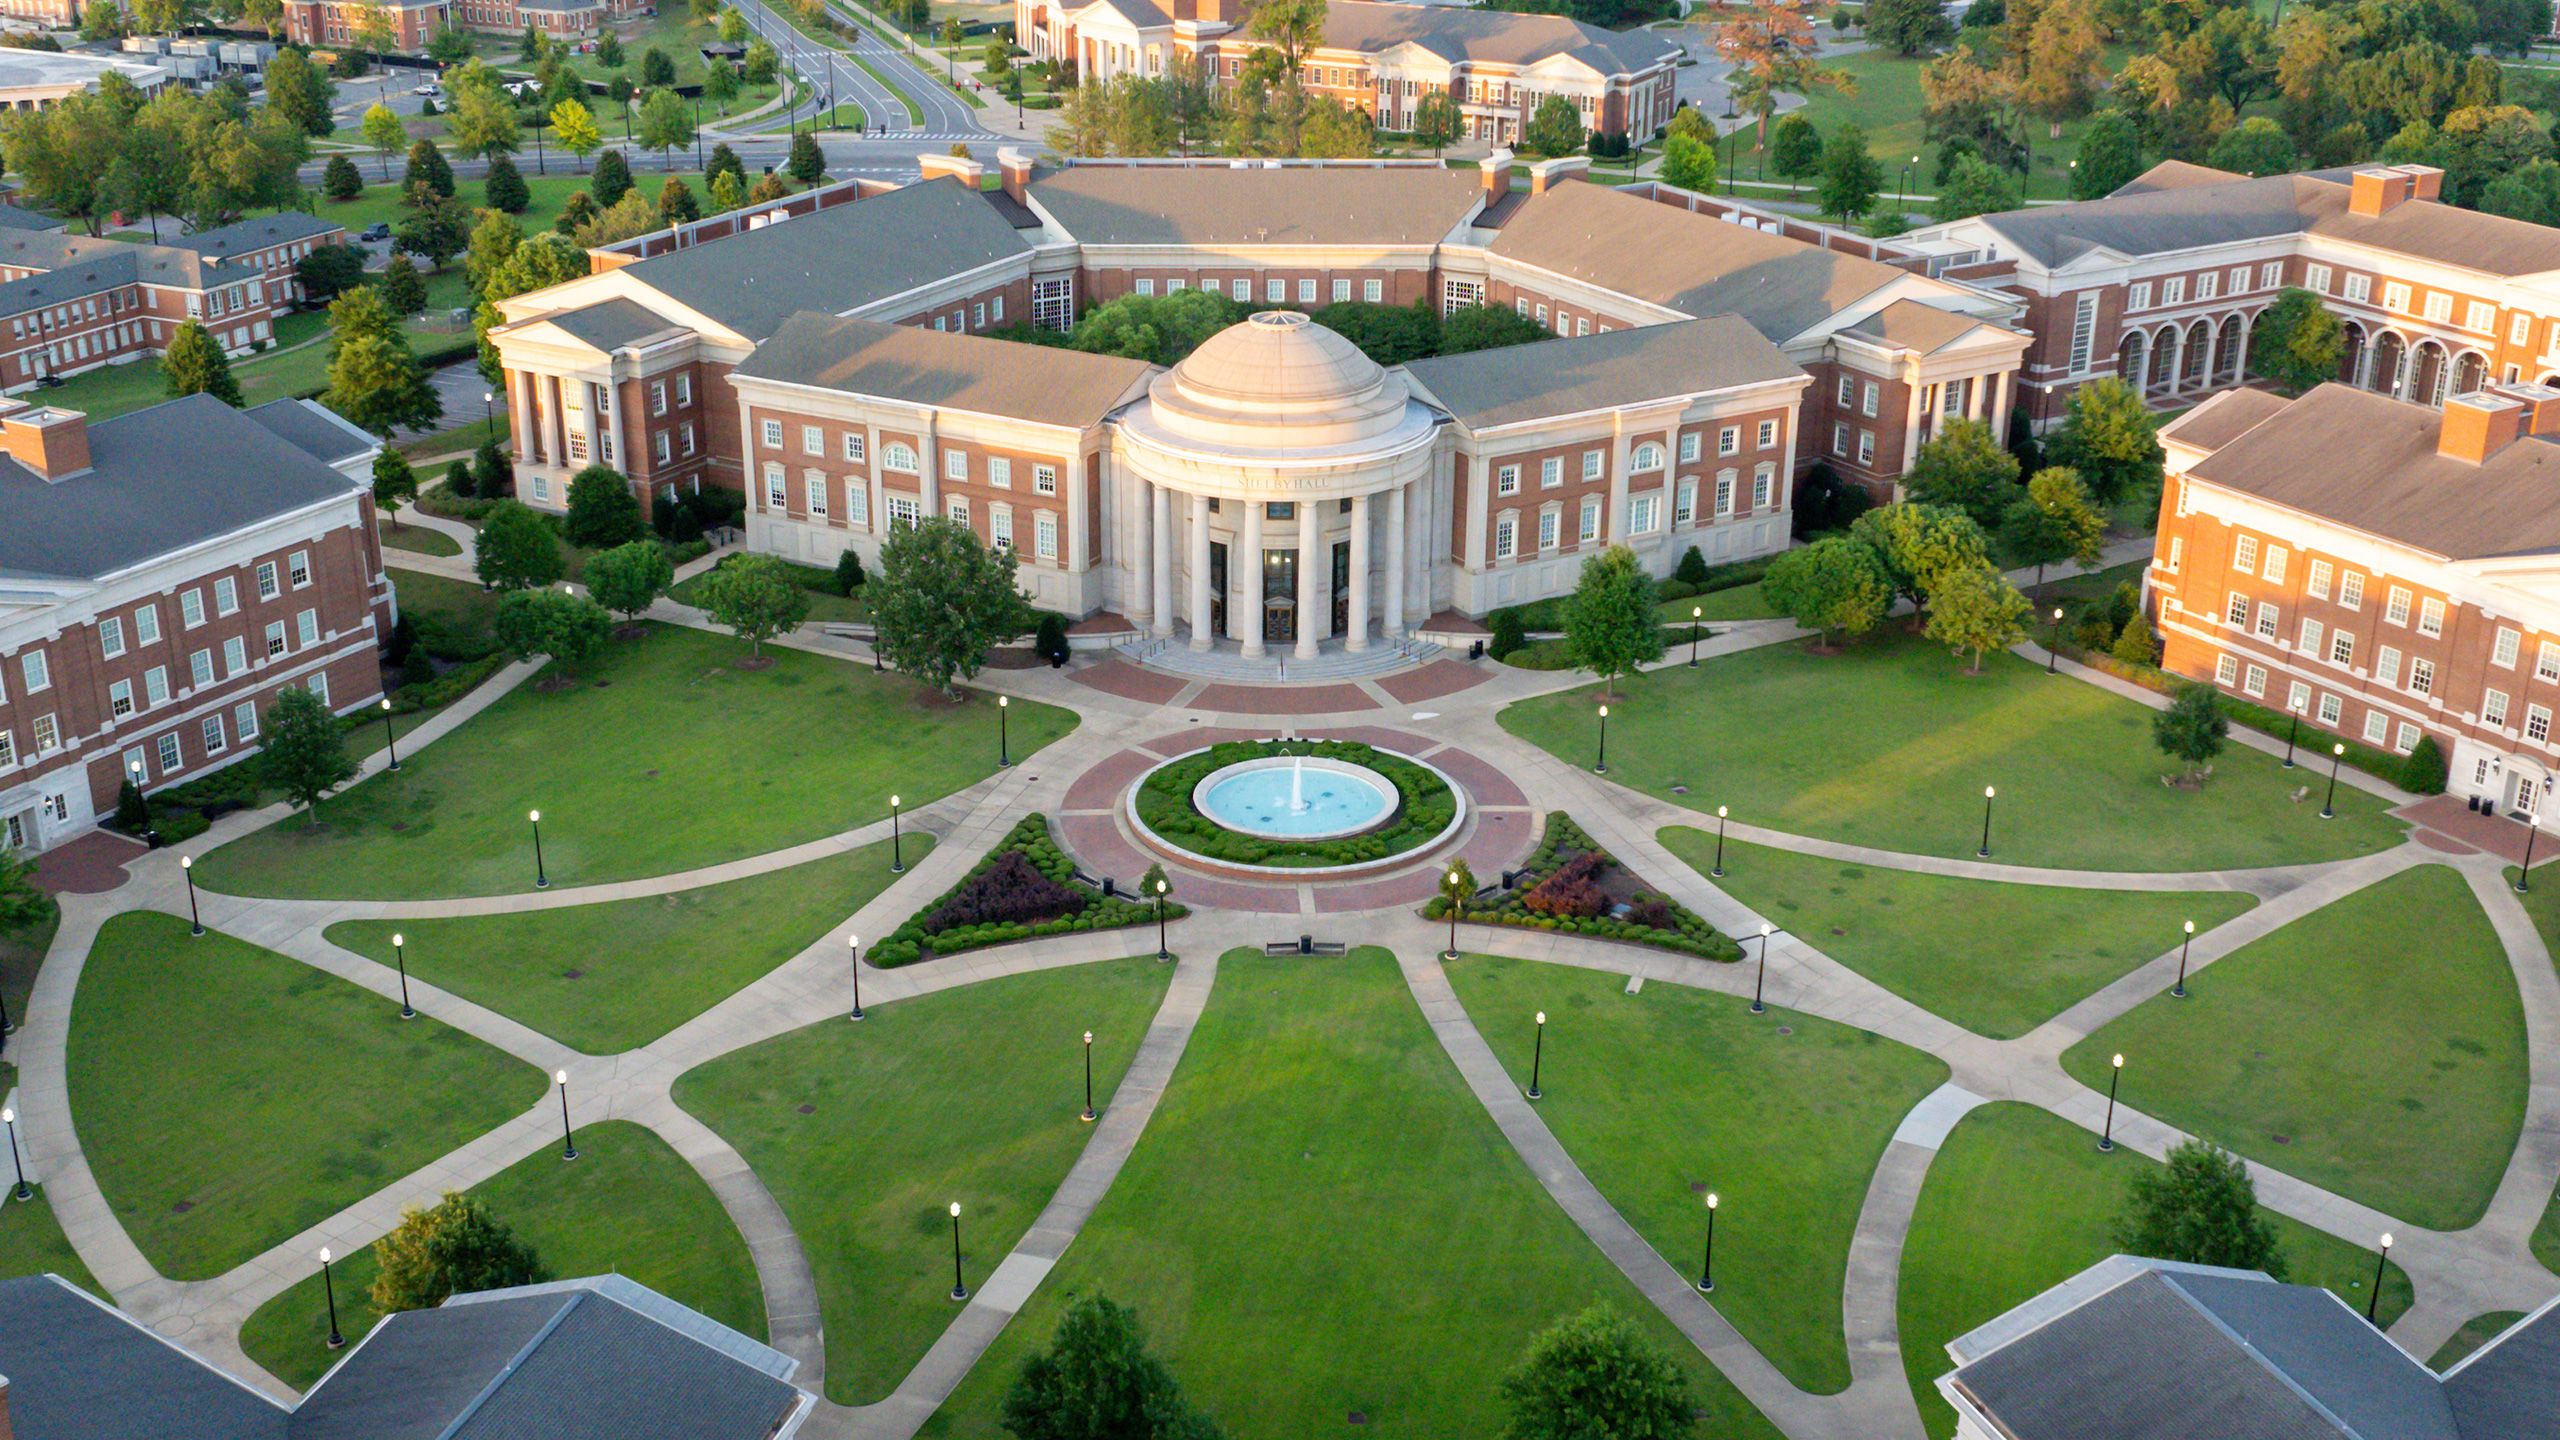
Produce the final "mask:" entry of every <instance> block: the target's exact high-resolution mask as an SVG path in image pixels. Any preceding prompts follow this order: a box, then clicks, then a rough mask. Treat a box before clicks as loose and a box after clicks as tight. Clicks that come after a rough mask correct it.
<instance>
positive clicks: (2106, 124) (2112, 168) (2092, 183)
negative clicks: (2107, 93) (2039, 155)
mask: <svg viewBox="0 0 2560 1440" xmlns="http://www.w3.org/2000/svg"><path fill="white" fill-rule="evenodd" d="M2141 173H2142V132H2141V131H2140V130H2139V129H2137V128H2135V126H2134V123H2133V121H2132V120H2130V119H2128V118H2126V116H2125V115H2124V114H2122V113H2121V112H2119V111H2115V110H2107V111H2103V112H2101V113H2099V114H2098V115H2095V116H2093V117H2091V119H2090V121H2089V123H2088V124H2087V125H2086V126H2085V127H2083V128H2082V129H2081V131H2080V150H2079V153H2078V154H2077V156H2076V157H2075V163H2074V164H2073V165H2072V167H2071V198H2072V199H2074V200H2095V199H2097V198H2098V197H2099V196H2101V195H2111V194H2113V193H2115V192H2116V191H2117V190H2120V189H2122V188H2123V187H2125V186H2127V185H2130V184H2132V183H2133V180H2134V177H2135V176H2137V175H2140V174H2141Z"/></svg>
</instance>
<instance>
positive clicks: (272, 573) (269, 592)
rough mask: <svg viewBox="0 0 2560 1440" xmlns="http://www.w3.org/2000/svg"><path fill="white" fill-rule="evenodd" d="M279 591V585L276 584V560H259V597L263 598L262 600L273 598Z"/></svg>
mask: <svg viewBox="0 0 2560 1440" xmlns="http://www.w3.org/2000/svg"><path fill="white" fill-rule="evenodd" d="M277 592H278V586H277V585H276V562H274V561H273V560H261V561H259V562H258V598H259V599H261V600H273V599H274V598H276V594H277Z"/></svg>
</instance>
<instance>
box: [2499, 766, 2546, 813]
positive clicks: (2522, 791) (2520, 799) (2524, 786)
mask: <svg viewBox="0 0 2560 1440" xmlns="http://www.w3.org/2000/svg"><path fill="white" fill-rule="evenodd" d="M2541 800H2542V786H2541V784H2540V782H2538V781H2536V780H2535V779H2534V778H2533V777H2532V776H2530V775H2519V776H2517V777H2516V793H2515V797H2514V798H2513V799H2511V800H2509V801H2508V802H2507V813H2508V814H2509V815H2511V816H2513V817H2514V818H2516V819H2518V820H2523V821H2526V822H2528V823H2530V822H2531V821H2532V820H2533V818H2534V817H2535V816H2536V815H2538V814H2540V813H2541V811H2542V805H2541Z"/></svg>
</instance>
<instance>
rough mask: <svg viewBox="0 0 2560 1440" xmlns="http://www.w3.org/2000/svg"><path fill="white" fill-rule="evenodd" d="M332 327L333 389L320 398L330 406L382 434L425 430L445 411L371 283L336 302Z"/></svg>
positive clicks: (333, 306) (349, 418) (331, 370)
mask: <svg viewBox="0 0 2560 1440" xmlns="http://www.w3.org/2000/svg"><path fill="white" fill-rule="evenodd" d="M329 329H330V331H331V335H332V341H331V344H332V347H333V349H332V353H331V355H330V358H329V388H328V390H327V392H326V393H325V394H324V395H323V396H322V397H321V398H322V399H323V400H324V401H325V402H326V403H327V404H328V406H329V408H330V409H332V410H335V411H337V412H338V413H339V414H340V415H343V416H345V417H346V418H347V419H348V420H349V421H351V422H352V423H354V424H355V425H357V426H358V427H360V428H362V429H366V430H370V431H372V432H373V433H375V434H377V435H383V436H388V435H390V434H391V432H392V431H394V430H397V429H399V428H401V427H402V426H404V425H405V426H408V427H410V428H413V429H425V428H426V427H427V426H429V425H432V424H434V423H435V421H436V420H437V418H438V417H440V416H442V415H443V414H444V402H443V401H442V400H440V399H438V398H437V397H436V392H435V387H434V386H433V385H430V384H428V383H427V377H426V372H425V371H424V370H422V369H420V368H419V365H418V358H417V356H415V355H414V354H412V353H410V350H409V337H407V336H406V335H403V334H402V333H401V332H400V327H399V326H398V324H397V323H396V322H394V320H393V319H392V316H391V312H390V310H389V308H388V307H386V306H385V305H384V304H383V302H382V297H381V295H380V294H379V293H378V292H376V291H375V289H374V288H373V287H372V286H369V285H358V286H356V287H355V288H353V289H351V290H348V291H347V292H346V293H344V294H342V295H340V296H339V297H338V298H337V299H336V300H335V301H333V302H332V303H331V304H330V306H329Z"/></svg>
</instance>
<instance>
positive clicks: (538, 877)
mask: <svg viewBox="0 0 2560 1440" xmlns="http://www.w3.org/2000/svg"><path fill="white" fill-rule="evenodd" d="M524 818H525V820H526V822H527V823H529V824H531V825H532V826H533V888H534V889H536V890H548V889H550V888H551V872H550V871H548V870H546V869H544V868H543V867H542V812H541V811H539V810H528V811H526V812H525V815H524Z"/></svg>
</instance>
